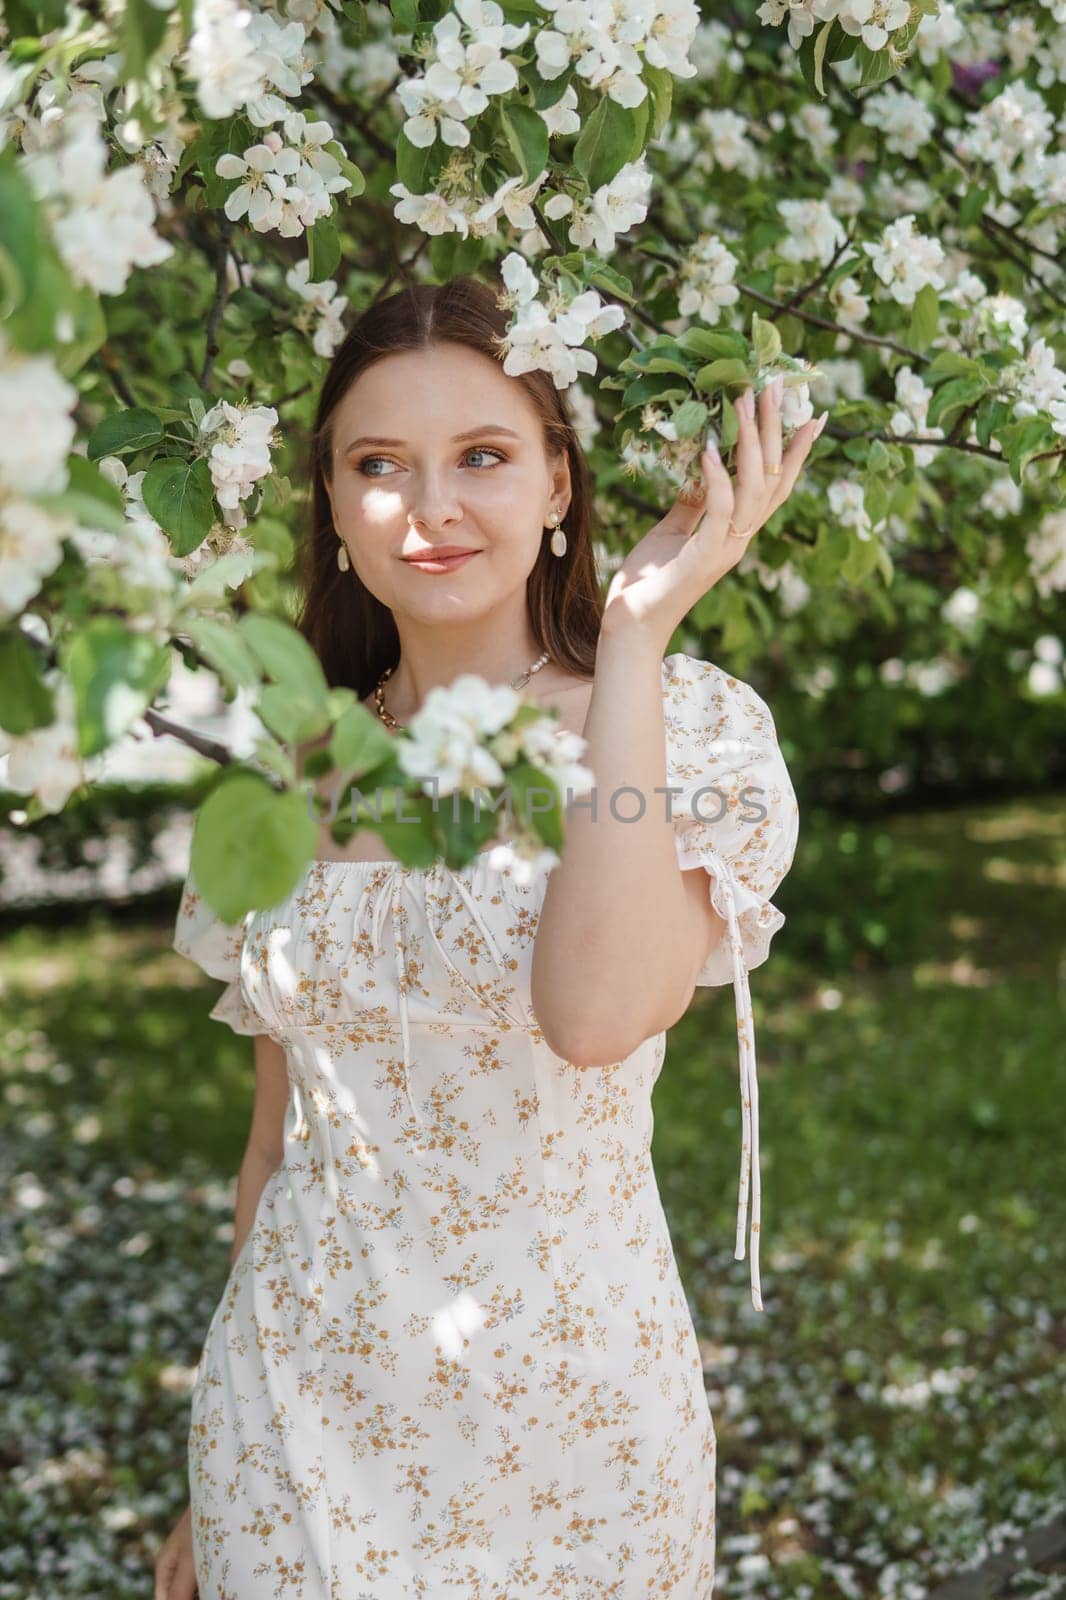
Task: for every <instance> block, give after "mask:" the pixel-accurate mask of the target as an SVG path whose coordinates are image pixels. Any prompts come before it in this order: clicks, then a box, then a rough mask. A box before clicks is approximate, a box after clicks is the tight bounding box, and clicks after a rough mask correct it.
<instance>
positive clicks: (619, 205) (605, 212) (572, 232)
mask: <svg viewBox="0 0 1066 1600" xmlns="http://www.w3.org/2000/svg"><path fill="white" fill-rule="evenodd" d="M651 184H652V177H651V173H650V171H649V170H648V165H647V162H646V160H645V158H644V156H641V158H640V160H639V161H629V162H627V163H626V165H625V166H624V167H622V168H621V169H620V171H618V172H617V173H616V174H615V176H614V177H613V178H612V179H611V181H610V183H604V184H601V185H600V187H599V188H598V189H597V190H596V192H595V193H594V194H591V195H589V197H588V199H587V200H584V201H581V202H579V203H578V205H577V206H575V205H574V201H573V197H572V196H571V195H569V194H553V195H552V196H551V198H550V199H549V200H548V201H547V202H546V203H545V206H544V215H545V216H546V217H547V218H548V219H549V221H552V222H554V221H555V220H556V219H557V218H558V217H569V218H570V226H569V228H568V230H567V232H568V235H569V238H570V243H571V244H572V245H574V246H575V248H576V249H578V250H595V251H597V252H598V254H599V255H601V256H606V255H610V253H611V252H612V251H613V250H614V246H615V239H616V237H617V236H618V234H620V233H625V232H627V230H628V229H630V228H632V227H634V226H635V225H636V224H637V223H638V222H643V221H644V218H645V217H646V216H647V215H648V199H649V197H650V195H651Z"/></svg>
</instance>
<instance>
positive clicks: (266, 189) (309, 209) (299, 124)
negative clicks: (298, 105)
mask: <svg viewBox="0 0 1066 1600" xmlns="http://www.w3.org/2000/svg"><path fill="white" fill-rule="evenodd" d="M283 126H284V130H285V139H283V138H282V136H281V134H280V133H278V132H277V131H276V130H275V129H271V131H270V132H269V133H267V134H264V135H263V139H262V141H261V142H260V143H259V144H253V145H250V146H249V147H248V149H247V150H246V151H245V152H244V155H243V156H239V155H236V154H235V153H234V152H232V151H227V152H226V153H225V154H224V155H221V156H219V158H218V160H217V161H216V162H215V171H216V172H217V173H218V176H219V177H220V178H238V179H240V182H239V183H238V184H237V187H236V188H235V189H233V190H231V191H230V193H229V194H228V195H227V196H226V203H225V206H224V207H223V209H224V211H225V213H226V215H227V217H229V219H230V221H231V222H237V221H239V220H240V218H241V217H243V216H247V218H248V222H249V224H250V226H251V227H253V228H254V229H255V231H256V232H257V233H268V232H272V231H276V232H278V233H280V234H281V235H282V236H283V237H284V238H287V239H291V238H295V237H297V236H298V235H300V234H302V233H303V231H304V229H305V228H311V227H313V226H314V224H315V223H316V222H317V221H318V219H319V218H320V217H328V216H329V214H330V212H331V211H332V209H333V202H332V199H331V196H332V195H334V194H338V193H340V192H341V191H342V190H344V189H347V188H349V187H350V183H349V180H348V179H347V178H346V177H345V176H344V175H343V173H342V172H341V169H340V165H339V163H338V161H337V159H336V157H335V156H333V155H331V154H330V152H329V151H328V150H326V149H325V148H324V147H325V145H327V144H328V143H329V142H330V140H331V139H332V138H333V129H332V128H331V127H330V125H329V123H328V122H308V120H307V118H306V117H305V116H304V115H303V113H302V112H300V111H292V112H289V113H288V114H287V115H286V117H285V120H284V124H283ZM286 139H287V140H288V141H289V142H288V143H287V144H286V142H285V140H286Z"/></svg>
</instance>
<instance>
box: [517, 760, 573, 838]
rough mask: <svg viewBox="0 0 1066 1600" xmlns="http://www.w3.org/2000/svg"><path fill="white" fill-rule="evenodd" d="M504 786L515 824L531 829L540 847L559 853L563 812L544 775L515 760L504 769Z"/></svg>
mask: <svg viewBox="0 0 1066 1600" xmlns="http://www.w3.org/2000/svg"><path fill="white" fill-rule="evenodd" d="M507 785H508V788H509V790H510V794H511V807H512V810H513V812H514V817H515V822H516V825H517V826H518V827H519V828H520V829H523V828H532V830H533V832H534V833H535V834H536V835H537V838H538V839H539V840H540V841H541V843H542V844H543V845H545V846H546V847H547V848H548V849H549V850H556V851H559V852H560V853H561V851H562V848H563V834H564V825H565V811H564V806H563V804H562V803H561V802H560V799H559V792H558V790H557V789H556V787H555V785H554V783H553V782H552V780H551V778H550V777H549V776H548V774H547V773H546V772H543V771H542V770H541V769H540V768H539V767H536V766H534V765H533V764H532V763H531V762H529V761H519V762H516V763H515V765H514V766H513V767H511V768H510V769H509V770H508V773H507ZM548 802H550V804H549V803H548Z"/></svg>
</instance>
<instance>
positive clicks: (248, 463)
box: [200, 400, 278, 528]
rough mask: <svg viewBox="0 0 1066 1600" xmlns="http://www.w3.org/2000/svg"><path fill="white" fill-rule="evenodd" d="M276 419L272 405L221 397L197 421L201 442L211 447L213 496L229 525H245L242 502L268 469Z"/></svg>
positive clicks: (208, 454) (209, 453) (232, 526)
mask: <svg viewBox="0 0 1066 1600" xmlns="http://www.w3.org/2000/svg"><path fill="white" fill-rule="evenodd" d="M277 421H278V414H277V412H276V411H275V410H274V407H273V406H253V405H245V404H243V403H242V404H240V405H236V406H232V405H230V404H229V402H228V401H227V400H220V401H219V403H218V404H217V405H214V406H212V407H211V409H210V411H207V412H205V413H204V416H203V418H202V420H201V422H200V438H201V441H202V442H203V443H204V444H205V445H209V447H210V448H209V450H208V451H207V464H208V466H209V467H210V469H211V482H212V484H213V486H214V490H215V497H216V499H217V500H218V503H219V505H220V506H221V507H222V510H223V512H224V513H225V519H226V522H227V524H228V526H229V527H231V528H244V527H247V524H248V519H247V517H246V516H245V513H244V509H243V507H242V505H241V502H242V501H243V500H247V498H248V496H249V495H250V494H251V492H252V489H253V487H254V485H255V484H256V483H257V482H258V481H259V479H260V478H265V477H266V475H267V474H268V473H269V471H270V447H271V445H272V444H273V443H274V428H275V427H276V426H277Z"/></svg>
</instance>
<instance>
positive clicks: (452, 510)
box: [407, 467, 463, 528]
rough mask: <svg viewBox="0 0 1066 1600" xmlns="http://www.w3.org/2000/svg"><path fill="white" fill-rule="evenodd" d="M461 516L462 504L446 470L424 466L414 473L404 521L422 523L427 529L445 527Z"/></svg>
mask: <svg viewBox="0 0 1066 1600" xmlns="http://www.w3.org/2000/svg"><path fill="white" fill-rule="evenodd" d="M462 516H463V509H462V506H461V505H460V503H459V500H458V497H457V495H456V491H455V487H454V485H453V484H452V483H451V482H450V481H449V480H448V476H447V470H446V469H444V468H442V469H440V470H437V469H436V468H434V467H427V468H426V470H425V472H423V473H422V474H421V475H416V476H415V479H414V483H413V485H412V488H411V494H410V498H409V500H408V505H407V520H408V523H409V524H410V525H411V526H414V524H415V523H421V525H422V526H423V527H426V528H438V527H444V526H445V525H446V524H448V523H450V522H457V521H462Z"/></svg>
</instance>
